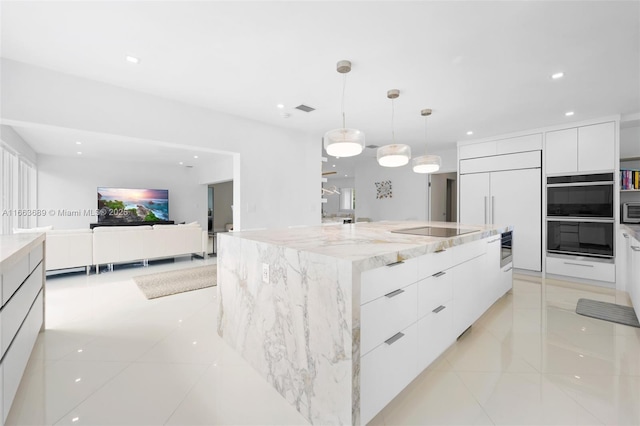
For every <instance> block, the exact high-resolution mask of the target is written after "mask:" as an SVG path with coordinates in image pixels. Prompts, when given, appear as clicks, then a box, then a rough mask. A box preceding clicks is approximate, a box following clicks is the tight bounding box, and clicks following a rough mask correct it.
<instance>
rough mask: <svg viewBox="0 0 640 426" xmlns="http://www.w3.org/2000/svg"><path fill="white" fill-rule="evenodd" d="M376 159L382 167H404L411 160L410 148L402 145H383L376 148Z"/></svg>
mask: <svg viewBox="0 0 640 426" xmlns="http://www.w3.org/2000/svg"><path fill="white" fill-rule="evenodd" d="M376 158H377V160H378V164H380V165H381V166H383V167H400V166H404V165H405V164H407V163H409V160H410V159H411V147H410V146H409V145H404V144H392V145H385V146H382V147H380V148H378V152H377V153H376Z"/></svg>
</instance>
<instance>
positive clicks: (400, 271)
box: [360, 258, 418, 304]
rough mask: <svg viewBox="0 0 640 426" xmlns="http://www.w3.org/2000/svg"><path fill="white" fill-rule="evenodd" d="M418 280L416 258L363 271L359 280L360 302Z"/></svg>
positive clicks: (368, 300) (375, 297)
mask: <svg viewBox="0 0 640 426" xmlns="http://www.w3.org/2000/svg"><path fill="white" fill-rule="evenodd" d="M416 281H418V261H417V259H416V258H413V259H408V260H405V261H402V262H398V263H392V264H390V265H387V266H383V267H381V268H376V269H370V270H368V271H364V272H363V273H362V275H361V280H360V303H361V304H364V303H367V302H370V301H371V300H373V299H377V298H378V297H380V296H384V295H385V294H387V293H390V292H392V291H394V290H396V289H398V288H402V287H406V286H408V285H409V284H413V283H415V282H416Z"/></svg>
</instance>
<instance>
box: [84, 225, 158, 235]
mask: <svg viewBox="0 0 640 426" xmlns="http://www.w3.org/2000/svg"><path fill="white" fill-rule="evenodd" d="M151 229H152V228H151V226H150V225H141V226H98V227H95V228H93V232H94V234H95V233H103V232H123V231H151Z"/></svg>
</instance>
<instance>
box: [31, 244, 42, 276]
mask: <svg viewBox="0 0 640 426" xmlns="http://www.w3.org/2000/svg"><path fill="white" fill-rule="evenodd" d="M42 254H43V250H42V244H39V245H38V246H37V247H34V248H33V250H31V252H30V253H29V271H33V270H34V268H35V267H36V266H38V263H40V261H41V260H42Z"/></svg>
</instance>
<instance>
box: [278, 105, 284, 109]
mask: <svg viewBox="0 0 640 426" xmlns="http://www.w3.org/2000/svg"><path fill="white" fill-rule="evenodd" d="M276 106H277V107H278V108H280V109H282V108H284V105H282V104H278V105H276Z"/></svg>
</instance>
